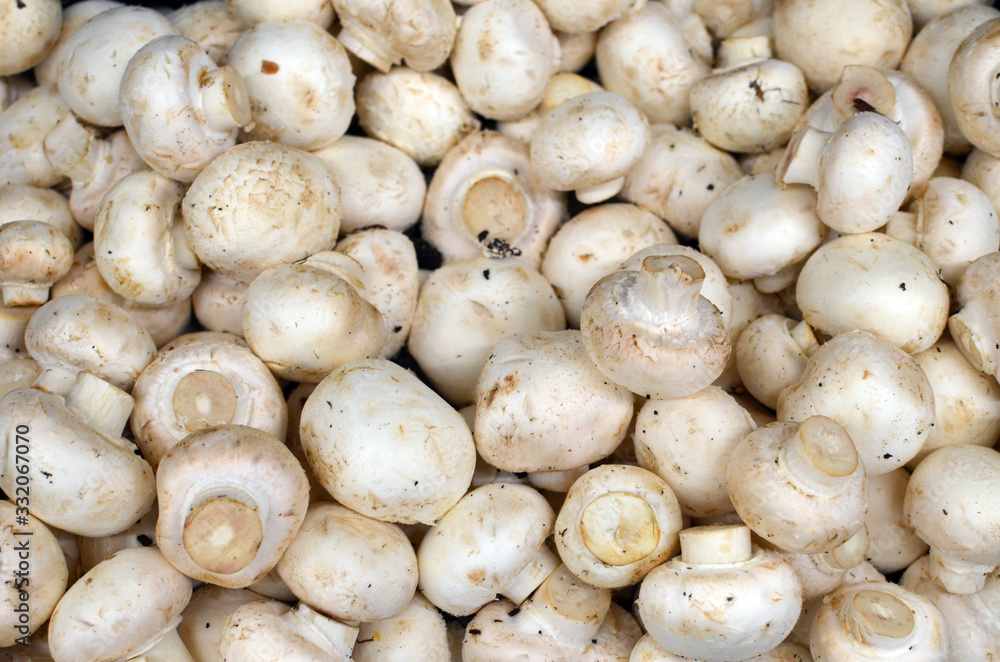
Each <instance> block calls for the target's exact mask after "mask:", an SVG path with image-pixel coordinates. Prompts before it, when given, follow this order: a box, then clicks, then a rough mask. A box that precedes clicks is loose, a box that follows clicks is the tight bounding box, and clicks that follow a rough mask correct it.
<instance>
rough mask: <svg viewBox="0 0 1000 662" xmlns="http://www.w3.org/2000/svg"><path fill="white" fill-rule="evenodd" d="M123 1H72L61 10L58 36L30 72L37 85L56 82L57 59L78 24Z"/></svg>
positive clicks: (60, 58)
mask: <svg viewBox="0 0 1000 662" xmlns="http://www.w3.org/2000/svg"><path fill="white" fill-rule="evenodd" d="M122 6H123V3H121V2H118V1H117V0H81V2H74V3H73V4H71V5H68V6H67V7H64V8H63V10H62V25H61V28H60V30H59V38H58V39H56V42H55V44H54V45H53V46H52V48H51V49H50V50H49V52H48V54H47V55H46V56H45V59H44V60H42V61H41V62H39V63H38V64H36V65H35V67H34V69H33V70H32V73H33V74H34V75H35V81H36V82H37V83H38V84H39V85H49V84H53V83H55V82H56V78H57V76H58V73H59V72H58V69H59V61H60V60H62V52H63V47H64V45H65V44H66V42H67V41H68V40H69V38H70V37H72V36H73V33H74V32H76V31H77V30H79V29H80V26H81V25H83V24H84V23H86V22H87V21H89V20H90V19H91V18H93V17H94V16H97V15H98V14H100V13H101V12H103V11H106V10H108V9H114V8H115V7H122Z"/></svg>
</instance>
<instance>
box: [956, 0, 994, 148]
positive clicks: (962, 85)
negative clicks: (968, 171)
mask: <svg viewBox="0 0 1000 662" xmlns="http://www.w3.org/2000/svg"><path fill="white" fill-rule="evenodd" d="M998 38H1000V18H994V19H991V20H989V21H986V22H984V23H980V24H979V25H978V26H976V28H975V29H974V30H973V31H972V32H971V33H969V35H968V36H967V37H966V38H965V39H964V40H963V41H962V43H961V45H960V46H959V47H958V50H956V51H955V55H954V56H953V57H952V59H951V64H950V65H949V67H948V94H949V96H950V98H951V106H952V109H953V110H954V112H955V123H956V124H957V125H958V129H959V130H960V131H961V132H962V135H963V136H965V138H966V139H967V140H968V141H969V142H970V143H972V145H973V146H974V147H976V148H978V149H981V150H983V151H984V152H987V153H989V154H992V155H994V156H997V155H1000V141H997V139H996V137H995V135H994V134H995V133H996V131H997V128H998V127H1000V121H998V118H997V114H996V104H997V101H998V93H997V88H996V85H995V83H996V75H995V74H996V73H997V72H998V71H1000V59H998V58H997V55H996V43H997V40H998Z"/></svg>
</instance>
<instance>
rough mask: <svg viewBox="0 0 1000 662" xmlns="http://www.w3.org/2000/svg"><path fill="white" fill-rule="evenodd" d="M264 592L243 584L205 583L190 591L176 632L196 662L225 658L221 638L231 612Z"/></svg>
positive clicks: (220, 660) (216, 660) (256, 600)
mask: <svg viewBox="0 0 1000 662" xmlns="http://www.w3.org/2000/svg"><path fill="white" fill-rule="evenodd" d="M260 599H261V596H260V595H258V594H257V593H254V592H253V591H250V590H247V589H243V588H223V587H221V586H213V585H212V584H202V585H201V586H199V587H198V588H196V589H195V590H194V592H193V593H192V594H191V601H190V602H188V604H187V607H185V608H184V611H183V612H181V622H180V624H179V625H178V626H177V634H178V635H179V636H180V638H181V641H183V642H184V645H185V646H186V647H187V649H188V651H190V653H191V656H192V657H193V658H194V659H195V662H223V659H222V654H221V653H219V640H220V639H221V638H222V631H223V628H224V627H225V625H226V620H227V619H228V618H229V616H230V614H232V613H233V612H234V611H236V610H237V609H239V608H240V607H241V606H243V605H245V604H247V603H248V602H258V601H259V600H260Z"/></svg>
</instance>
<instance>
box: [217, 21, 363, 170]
mask: <svg viewBox="0 0 1000 662" xmlns="http://www.w3.org/2000/svg"><path fill="white" fill-rule="evenodd" d="M228 62H229V66H230V67H232V68H233V69H235V70H236V71H237V72H239V76H238V77H241V78H242V80H243V81H244V82H245V83H246V90H247V94H248V95H249V108H250V109H252V110H253V122H252V123H250V122H249V121H243V122H240V125H241V126H243V127H244V130H243V139H249V140H273V141H276V142H282V143H284V144H286V145H291V146H292V147H298V148H299V149H304V150H309V151H311V150H314V149H318V148H320V147H324V146H326V145H329V144H330V143H332V142H333V141H335V140H337V139H338V138H340V137H341V136H342V135H344V132H345V131H347V127H348V125H349V124H350V122H351V118H352V117H353V116H354V82H355V77H354V72H352V71H351V63H350V61H349V60H348V58H347V52H346V51H345V50H344V47H343V46H342V45H341V44H340V42H339V41H337V40H336V39H334V38H333V36H332V35H331V34H330V33H328V32H327V31H326V30H324V29H323V28H321V27H320V26H318V25H316V24H315V23H311V22H309V21H267V22H264V23H259V24H257V25H255V26H254V27H252V28H250V29H249V30H247V31H246V32H244V33H243V34H242V35H241V36H240V38H239V39H238V40H237V41H236V43H235V44H233V47H232V49H230V51H229V59H228ZM247 119H248V120H249V113H248V114H247Z"/></svg>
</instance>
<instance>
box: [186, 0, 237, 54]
mask: <svg viewBox="0 0 1000 662" xmlns="http://www.w3.org/2000/svg"><path fill="white" fill-rule="evenodd" d="M232 4H237V3H235V2H234V3H232ZM169 18H170V20H171V22H173V24H174V25H175V26H177V30H178V31H179V32H180V33H181V34H182V35H184V36H185V37H187V38H188V39H191V40H193V41H195V42H197V43H198V45H199V46H201V48H202V50H204V51H205V52H206V53H208V56H209V57H210V58H212V60H213V61H215V62H216V64H218V65H219V66H222V65H224V64H225V63H226V56H227V55H228V54H229V49H230V48H232V46H233V44H234V43H236V40H237V39H239V37H240V35H241V34H243V33H244V32H245V31H246V30H247V29H248V28H249V27H250V24H249V23H247V22H246V21H245V20H244V19H243V17H242V16H240V15H239V13H237V12H236V10H235V9H234V8H233V7H231V6H230V3H227V2H225V0H197V1H196V2H192V3H191V4H187V5H183V6H181V7H180V8H179V9H176V10H174V11H173V12H171V13H170V14H169Z"/></svg>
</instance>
